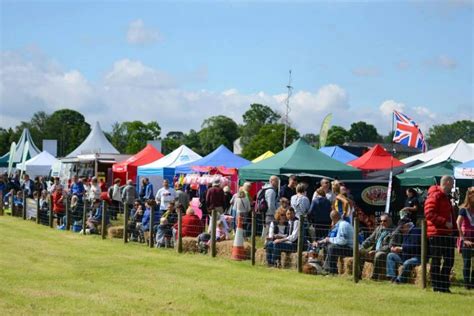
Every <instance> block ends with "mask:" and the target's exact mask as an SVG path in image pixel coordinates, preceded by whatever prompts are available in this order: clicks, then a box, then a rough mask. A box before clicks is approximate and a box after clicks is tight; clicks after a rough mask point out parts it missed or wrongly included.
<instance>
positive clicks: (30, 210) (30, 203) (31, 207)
mask: <svg viewBox="0 0 474 316" xmlns="http://www.w3.org/2000/svg"><path fill="white" fill-rule="evenodd" d="M36 207H37V206H36V200H34V199H30V198H27V199H26V218H27V219H30V218H36Z"/></svg>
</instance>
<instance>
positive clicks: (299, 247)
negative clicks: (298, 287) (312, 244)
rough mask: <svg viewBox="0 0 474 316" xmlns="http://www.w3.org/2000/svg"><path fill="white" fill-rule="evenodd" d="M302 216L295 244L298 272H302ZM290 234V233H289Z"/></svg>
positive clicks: (301, 216)
mask: <svg viewBox="0 0 474 316" xmlns="http://www.w3.org/2000/svg"><path fill="white" fill-rule="evenodd" d="M304 217H305V216H304V215H303V214H301V215H300V218H299V221H298V244H297V254H298V263H297V267H298V272H299V273H302V272H303V247H304V227H305V226H304ZM289 233H290V234H291V232H289Z"/></svg>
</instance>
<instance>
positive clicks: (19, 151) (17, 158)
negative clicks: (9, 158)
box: [4, 128, 41, 163]
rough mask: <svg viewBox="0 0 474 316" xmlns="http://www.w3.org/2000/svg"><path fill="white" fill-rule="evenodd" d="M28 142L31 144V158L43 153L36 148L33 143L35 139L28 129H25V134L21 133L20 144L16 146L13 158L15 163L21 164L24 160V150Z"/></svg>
mask: <svg viewBox="0 0 474 316" xmlns="http://www.w3.org/2000/svg"><path fill="white" fill-rule="evenodd" d="M26 141H28V142H29V143H30V145H29V147H28V152H29V155H28V156H29V157H34V156H36V155H38V154H39V153H40V152H41V151H40V150H39V149H38V147H36V145H35V143H34V142H33V138H32V137H31V134H30V131H29V130H28V129H27V128H25V129H24V130H23V132H22V133H21V136H20V139H19V140H18V143H17V144H16V149H15V155H14V156H13V162H14V163H16V162H21V160H22V158H23V150H24V148H25V144H26ZM5 155H9V153H6V154H5ZM5 155H4V156H5Z"/></svg>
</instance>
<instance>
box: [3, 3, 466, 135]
mask: <svg viewBox="0 0 474 316" xmlns="http://www.w3.org/2000/svg"><path fill="white" fill-rule="evenodd" d="M1 3H2V4H1V20H2V22H1V50H2V68H4V71H3V74H2V82H3V89H2V92H1V93H2V94H1V97H2V99H1V105H0V106H1V109H2V112H4V114H5V115H2V116H4V118H3V119H2V123H1V124H2V125H16V124H17V123H18V122H19V120H22V119H28V117H30V116H31V112H30V111H36V110H47V111H54V110H55V109H57V108H60V107H62V106H69V107H75V108H77V109H78V110H80V111H81V112H83V113H84V114H85V115H86V119H88V120H91V121H92V120H100V121H103V125H104V124H105V126H104V127H105V129H107V128H108V127H109V126H110V124H111V123H112V122H113V121H114V120H118V121H121V120H130V119H141V120H149V119H155V120H158V122H159V123H160V125H162V126H163V127H164V129H165V130H173V129H178V130H187V129H189V128H191V127H192V128H199V125H200V123H201V122H202V119H203V118H205V117H206V116H208V115H215V114H227V115H229V116H231V117H233V118H234V119H236V120H237V121H239V120H240V117H241V114H242V113H243V112H244V111H245V110H246V108H247V107H248V105H249V104H250V103H252V102H266V103H268V104H269V105H271V106H272V107H274V108H275V109H277V110H281V109H282V98H283V95H284V94H285V93H286V89H285V86H286V83H287V80H288V70H289V69H292V71H293V86H294V87H295V91H294V92H295V99H294V100H292V115H293V116H292V117H291V118H292V121H293V125H294V126H295V127H297V128H298V129H299V130H301V131H302V132H314V130H317V129H318V128H319V127H318V126H315V125H317V124H316V123H315V121H318V120H319V118H320V117H322V116H324V115H325V114H327V113H328V112H334V114H335V123H336V124H341V125H343V126H346V127H347V126H348V125H349V124H350V122H351V121H352V120H354V119H357V120H359V119H366V120H367V121H368V122H370V123H373V124H375V125H376V126H377V127H378V128H379V129H380V132H381V133H385V132H387V127H386V125H387V124H386V123H387V122H388V121H389V120H390V119H389V115H387V113H388V112H389V110H390V109H391V108H398V109H401V110H404V111H405V112H407V114H408V115H411V116H412V117H413V118H414V119H415V120H418V121H420V122H421V124H423V125H424V127H425V129H427V128H428V127H429V126H431V125H432V124H436V123H444V122H449V121H454V120H457V119H465V118H469V119H472V114H473V106H474V101H473V79H472V75H473V61H472V56H473V9H472V2H469V1H437V2H407V1H398V2H388V1H387V2H386V1H368V2H351V1H349V2H316V1H302V2H296V3H295V2H290V1H287V2H283V1H279V2H258V3H257V2H231V3H223V2H211V1H200V2H136V1H133V2H132V1H129V2H115V3H114V2H111V1H102V2H101V1H95V2H85V1H78V2H76V3H74V4H71V3H70V2H66V1H54V2H44V1H34V2H25V1H21V2H18V1H17V2H9V1H2V2H1ZM32 65H33V66H32ZM18 69H21V70H20V71H19V70H18ZM25 69H26V70H25ZM30 72H31V73H30ZM21 76H26V77H28V78H36V79H35V80H37V81H35V80H33V79H32V80H23V81H30V82H23V81H22V80H21ZM45 81H46V82H47V83H45ZM29 85H30V86H29ZM39 86H40V87H41V88H38V87H39ZM132 86H133V88H132ZM124 90H126V91H124ZM31 91H33V92H31ZM137 104H140V106H139V107H138V108H137V109H136V113H134V112H135V111H131V112H132V113H134V115H120V114H118V113H122V112H123V109H131V108H134V107H135V106H136V105H137ZM384 104H385V105H384ZM15 105H17V107H16V108H17V109H18V107H20V108H22V110H21V111H11V110H9V108H11V107H12V106H13V107H15ZM97 108H99V109H100V110H99V111H98V110H97ZM201 109H202V110H201ZM117 110H118V111H117ZM174 112H179V113H174ZM183 112H186V113H189V115H190V118H191V120H192V123H191V124H190V125H189V124H185V126H181V125H182V124H180V122H181V118H182V114H183ZM110 114H113V115H110ZM128 114H130V113H128ZM178 114H180V115H178ZM308 117H310V118H311V119H308ZM318 124H319V123H318Z"/></svg>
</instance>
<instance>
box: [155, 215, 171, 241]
mask: <svg viewBox="0 0 474 316" xmlns="http://www.w3.org/2000/svg"><path fill="white" fill-rule="evenodd" d="M172 237H173V232H172V231H171V225H170V224H168V220H167V219H166V217H162V218H161V219H160V225H158V227H157V228H156V244H155V246H156V248H170V247H172Z"/></svg>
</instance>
